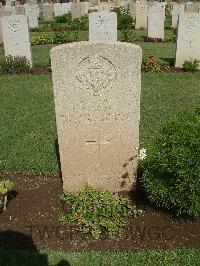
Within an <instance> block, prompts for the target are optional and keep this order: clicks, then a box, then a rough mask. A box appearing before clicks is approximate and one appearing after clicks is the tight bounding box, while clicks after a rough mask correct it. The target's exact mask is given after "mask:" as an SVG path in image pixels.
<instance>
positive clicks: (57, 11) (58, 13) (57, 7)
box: [54, 3, 63, 17]
mask: <svg viewBox="0 0 200 266" xmlns="http://www.w3.org/2000/svg"><path fill="white" fill-rule="evenodd" d="M54 14H55V17H57V16H62V15H63V9H62V5H61V4H60V3H55V4H54Z"/></svg>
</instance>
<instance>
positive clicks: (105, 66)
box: [76, 55, 116, 95]
mask: <svg viewBox="0 0 200 266" xmlns="http://www.w3.org/2000/svg"><path fill="white" fill-rule="evenodd" d="M76 77H77V79H78V80H79V81H80V82H81V83H82V85H83V86H84V87H85V88H87V89H92V90H93V91H94V95H99V91H100V90H103V89H105V88H108V87H110V86H111V85H112V81H113V80H114V79H115V78H116V69H115V67H114V65H113V64H112V63H111V62H110V61H109V60H108V59H106V58H104V57H102V56H99V55H93V56H90V57H87V58H84V59H83V60H82V61H81V62H80V63H79V65H78V71H77V74H76Z"/></svg>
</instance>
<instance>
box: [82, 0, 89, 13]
mask: <svg viewBox="0 0 200 266" xmlns="http://www.w3.org/2000/svg"><path fill="white" fill-rule="evenodd" d="M89 9H90V2H85V1H84V2H80V17H84V16H86V15H87V14H88V11H89Z"/></svg>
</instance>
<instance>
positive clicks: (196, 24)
mask: <svg viewBox="0 0 200 266" xmlns="http://www.w3.org/2000/svg"><path fill="white" fill-rule="evenodd" d="M199 44H200V14H194V13H185V14H181V15H180V16H179V24H178V39H177V48H176V67H182V66H183V63H184V61H185V60H189V59H190V58H192V59H198V60H200V49H199Z"/></svg>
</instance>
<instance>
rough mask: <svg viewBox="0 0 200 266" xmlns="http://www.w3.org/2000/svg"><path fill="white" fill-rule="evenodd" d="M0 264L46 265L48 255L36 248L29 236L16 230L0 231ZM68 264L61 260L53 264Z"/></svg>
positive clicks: (57, 265)
mask: <svg viewBox="0 0 200 266" xmlns="http://www.w3.org/2000/svg"><path fill="white" fill-rule="evenodd" d="M0 265H6V266H13V265H15V266H18V265H19V266H23V265H29V266H35V265H37V266H48V265H49V264H48V257H47V255H46V254H42V253H40V252H39V251H38V250H37V247H36V246H35V244H34V242H33V240H32V238H31V236H29V235H25V234H22V233H20V232H17V231H12V230H7V231H1V232H0ZM62 265H63V266H70V264H69V263H68V262H67V261H65V260H61V261H60V262H59V263H58V264H54V266H62Z"/></svg>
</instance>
